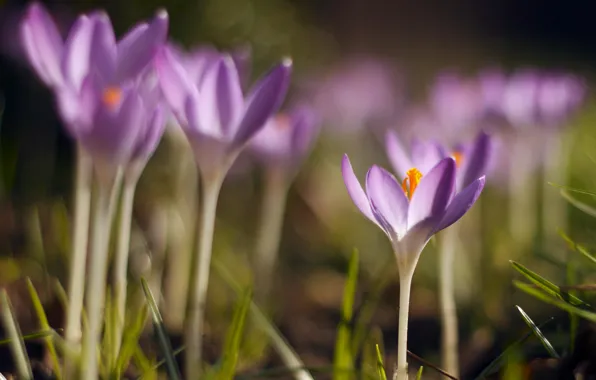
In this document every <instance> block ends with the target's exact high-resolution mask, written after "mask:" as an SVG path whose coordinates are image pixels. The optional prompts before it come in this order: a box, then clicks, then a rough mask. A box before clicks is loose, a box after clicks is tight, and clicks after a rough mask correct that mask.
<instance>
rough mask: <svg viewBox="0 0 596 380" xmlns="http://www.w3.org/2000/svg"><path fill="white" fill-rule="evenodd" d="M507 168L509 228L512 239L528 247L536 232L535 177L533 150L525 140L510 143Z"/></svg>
mask: <svg viewBox="0 0 596 380" xmlns="http://www.w3.org/2000/svg"><path fill="white" fill-rule="evenodd" d="M512 145H513V146H512V151H511V159H510V163H511V167H510V169H509V202H510V207H509V228H510V232H511V236H512V237H513V239H514V240H515V241H516V242H517V243H518V244H521V245H522V246H524V247H528V245H529V244H531V242H532V239H533V238H534V233H535V232H536V198H535V195H536V179H535V176H534V174H533V173H532V157H531V155H532V154H533V152H532V151H531V150H530V149H529V147H528V145H527V142H526V140H524V139H523V138H520V139H516V141H514V142H513V144H512Z"/></svg>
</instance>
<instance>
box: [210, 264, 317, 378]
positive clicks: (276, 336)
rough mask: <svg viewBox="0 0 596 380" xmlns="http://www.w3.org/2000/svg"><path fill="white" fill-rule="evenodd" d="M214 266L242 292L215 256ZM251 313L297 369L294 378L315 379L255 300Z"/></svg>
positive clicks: (285, 358) (274, 345)
mask: <svg viewBox="0 0 596 380" xmlns="http://www.w3.org/2000/svg"><path fill="white" fill-rule="evenodd" d="M212 267H213V269H215V271H216V272H217V274H218V275H219V276H220V277H221V278H222V279H223V280H224V281H225V282H226V283H227V284H228V286H230V287H231V288H232V289H233V290H234V291H235V292H236V294H237V295H238V296H240V295H241V294H242V292H243V290H242V287H241V286H240V284H238V283H237V282H236V280H234V276H232V274H231V273H230V272H229V271H228V269H227V268H226V266H225V265H223V264H222V263H221V262H220V261H218V260H217V259H216V258H214V259H213V261H212ZM250 313H251V315H252V317H253V318H254V320H255V321H256V322H257V325H258V326H259V327H260V328H262V329H263V331H265V332H266V333H267V335H268V336H269V339H270V340H271V344H272V346H273V347H274V348H275V350H276V351H277V353H278V355H279V356H280V358H281V360H282V361H283V362H284V364H285V365H286V367H288V368H291V369H296V370H295V371H293V372H292V375H293V377H294V379H296V380H314V379H313V377H312V375H311V374H310V373H309V372H308V371H307V370H306V369H305V368H306V367H305V365H304V363H303V362H302V360H300V358H299V357H298V354H296V352H295V351H294V349H293V348H292V347H291V346H290V345H289V344H288V342H287V341H286V339H285V338H284V337H283V335H282V334H281V333H280V332H279V330H278V329H277V327H275V325H273V323H271V322H270V321H269V319H268V318H267V316H266V315H265V313H263V311H262V310H261V309H260V308H259V306H258V305H257V304H256V303H254V302H253V301H251V302H250Z"/></svg>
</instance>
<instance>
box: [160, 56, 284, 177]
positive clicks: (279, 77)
mask: <svg viewBox="0 0 596 380" xmlns="http://www.w3.org/2000/svg"><path fill="white" fill-rule="evenodd" d="M156 67H157V71H158V74H159V79H160V84H161V88H162V90H163V93H164V96H165V98H166V100H167V101H168V103H169V105H170V107H171V109H172V112H173V113H174V115H175V117H176V118H177V120H178V122H179V123H180V125H181V126H182V128H183V129H184V131H185V133H186V135H187V137H188V139H189V141H190V142H191V145H192V147H193V150H194V153H195V157H196V159H197V163H198V165H199V168H200V170H201V171H202V172H203V174H205V175H212V174H215V172H218V171H219V172H224V171H227V169H228V168H229V166H230V165H231V164H232V162H233V161H234V159H235V158H236V156H237V155H238V153H239V152H240V150H241V149H242V147H243V146H244V145H245V144H246V143H247V142H248V140H249V139H250V138H251V137H253V136H254V135H255V134H256V133H257V132H258V131H259V130H260V129H261V128H262V127H263V126H264V124H265V122H266V121H267V119H268V118H269V117H270V116H271V115H272V114H273V113H274V112H275V111H276V110H277V109H278V107H279V106H280V104H281V102H282V100H283V98H284V96H285V93H286V91H287V88H288V84H289V77H290V71H291V61H290V60H285V61H284V62H283V63H282V64H280V65H278V66H276V67H275V68H273V69H272V70H271V71H270V72H269V73H268V74H267V75H266V76H265V77H263V78H262V79H261V80H260V81H259V82H257V83H256V84H255V85H254V86H253V87H252V89H251V91H250V92H249V93H248V95H247V96H246V97H245V96H244V95H243V94H242V88H241V83H240V77H239V74H238V70H237V67H236V65H235V63H234V60H233V59H232V58H231V57H230V56H229V55H226V54H220V55H219V56H218V57H217V59H216V60H215V62H213V63H211V64H206V65H205V71H204V73H202V74H199V75H196V76H195V77H194V78H193V77H191V76H190V75H189V72H188V70H187V69H185V67H184V64H183V63H182V62H181V61H180V60H179V59H177V58H176V56H175V55H174V54H172V53H171V52H170V50H169V49H168V48H163V49H162V50H160V52H159V53H158V55H157V58H156Z"/></svg>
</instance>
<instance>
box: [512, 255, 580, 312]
mask: <svg viewBox="0 0 596 380" xmlns="http://www.w3.org/2000/svg"><path fill="white" fill-rule="evenodd" d="M510 263H511V265H512V266H513V268H514V269H515V270H517V271H518V272H519V273H521V274H522V275H523V276H524V277H526V278H527V279H528V280H529V281H530V282H532V283H533V284H535V285H536V286H538V287H539V288H540V289H542V290H543V291H544V292H546V293H548V294H550V295H551V296H553V297H557V298H560V299H561V300H564V301H566V302H568V303H570V304H571V305H574V306H584V307H590V305H588V304H587V303H585V302H584V301H582V300H581V299H579V298H577V297H576V296H574V295H572V294H569V293H567V292H564V291H562V290H561V288H560V287H558V286H557V285H555V284H553V283H552V282H550V281H548V280H547V279H545V278H544V277H542V276H540V275H539V274H538V273H536V272H533V271H531V270H530V269H528V268H526V267H525V266H523V265H521V264H519V263H517V262H515V261H510Z"/></svg>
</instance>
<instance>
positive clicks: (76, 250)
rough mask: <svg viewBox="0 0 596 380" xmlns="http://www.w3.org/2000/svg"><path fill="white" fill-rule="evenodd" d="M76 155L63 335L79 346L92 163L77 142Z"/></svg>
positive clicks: (67, 369) (68, 368) (68, 371)
mask: <svg viewBox="0 0 596 380" xmlns="http://www.w3.org/2000/svg"><path fill="white" fill-rule="evenodd" d="M76 154H77V156H76V174H75V176H76V178H75V184H74V218H73V223H72V235H71V236H72V241H71V254H70V268H69V274H68V275H69V278H68V290H67V293H68V307H67V310H66V326H65V332H64V336H65V339H66V342H67V344H68V345H69V346H70V347H71V348H72V349H76V350H78V349H80V346H79V345H80V342H81V337H82V332H81V312H82V310H83V299H84V295H85V267H86V263H87V241H88V236H89V212H90V208H91V184H92V174H93V167H92V161H91V157H90V156H89V155H88V154H87V152H85V150H84V149H83V148H82V147H81V146H80V145H79V146H77V153H76ZM64 370H65V375H66V376H67V377H69V378H70V377H72V376H73V373H72V371H74V367H73V363H71V359H70V358H69V357H68V356H67V357H66V358H65V363H64Z"/></svg>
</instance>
